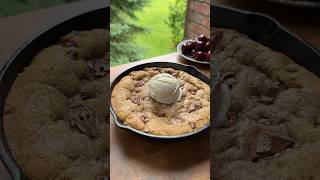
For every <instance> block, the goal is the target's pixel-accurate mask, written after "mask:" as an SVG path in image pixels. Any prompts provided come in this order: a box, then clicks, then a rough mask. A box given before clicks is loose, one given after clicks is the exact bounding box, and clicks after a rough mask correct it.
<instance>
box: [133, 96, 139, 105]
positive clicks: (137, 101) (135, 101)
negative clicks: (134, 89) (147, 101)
mask: <svg viewBox="0 0 320 180" xmlns="http://www.w3.org/2000/svg"><path fill="white" fill-rule="evenodd" d="M131 101H132V102H133V103H135V104H137V105H141V98H140V97H139V96H137V95H133V96H132V97H131Z"/></svg>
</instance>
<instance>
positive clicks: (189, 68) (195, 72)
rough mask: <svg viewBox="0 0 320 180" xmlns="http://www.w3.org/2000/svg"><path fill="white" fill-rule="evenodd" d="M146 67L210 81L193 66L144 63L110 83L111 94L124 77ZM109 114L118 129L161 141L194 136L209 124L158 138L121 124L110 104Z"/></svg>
mask: <svg viewBox="0 0 320 180" xmlns="http://www.w3.org/2000/svg"><path fill="white" fill-rule="evenodd" d="M146 67H168V68H173V69H177V70H182V71H185V72H187V73H188V74H191V75H193V76H195V77H197V78H199V79H200V80H202V81H203V82H205V83H207V84H210V80H209V78H208V77H207V76H206V75H204V74H203V73H201V72H200V71H199V70H198V69H197V68H195V67H193V66H189V65H183V64H178V63H170V62H152V63H145V64H140V65H137V66H134V67H131V68H129V69H127V70H125V71H123V72H122V73H120V74H119V75H118V76H117V77H116V78H115V79H114V80H113V81H112V83H111V92H112V90H113V88H114V87H115V85H116V84H117V83H118V82H119V81H120V80H121V79H122V78H123V77H124V76H127V75H128V74H129V73H130V72H132V71H138V70H142V69H144V68H146ZM110 112H111V115H112V118H113V119H114V122H115V123H116V125H117V126H118V127H120V128H124V129H127V130H131V131H133V132H135V133H138V134H140V135H143V136H147V137H150V138H155V139H163V140H169V139H179V138H184V137H188V136H191V135H194V134H196V133H199V132H201V131H203V130H205V129H206V128H208V126H209V124H207V125H206V126H204V127H202V128H201V129H198V130H197V131H193V132H190V133H187V134H182V135H176V136H159V135H154V134H150V133H146V132H143V131H139V130H136V129H134V128H132V127H130V126H126V125H125V124H123V123H122V122H121V120H120V119H119V118H118V117H117V115H116V113H115V112H114V110H113V107H112V104H110Z"/></svg>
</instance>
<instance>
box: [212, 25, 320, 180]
mask: <svg viewBox="0 0 320 180" xmlns="http://www.w3.org/2000/svg"><path fill="white" fill-rule="evenodd" d="M211 37H213V38H214V40H215V41H216V51H217V53H216V54H215V58H214V59H215V60H216V61H217V62H218V64H219V68H220V71H221V80H222V81H223V82H224V83H225V84H227V85H228V86H229V88H230V91H231V96H232V97H231V99H232V104H231V107H230V111H229V113H228V117H227V121H226V122H225V124H224V126H223V127H220V128H212V129H211V132H210V136H211V137H210V141H211V151H212V159H211V162H213V163H212V167H211V172H213V173H212V174H211V177H213V178H214V179H218V180H254V179H264V180H273V179H314V178H317V177H320V171H319V165H320V156H319V153H318V151H319V148H320V121H319V118H320V116H319V114H320V78H319V77H317V76H316V75H315V74H313V73H312V72H310V71H308V70H307V69H305V68H304V67H302V66H300V65H298V64H296V63H295V62H294V61H293V60H292V59H290V58H289V57H288V56H286V55H284V54H282V53H279V52H276V51H273V50H272V49H270V48H268V47H265V46H263V45H261V44H259V43H257V42H255V41H253V40H251V39H250V38H249V37H248V36H246V35H245V34H241V33H239V32H236V31H234V30H231V29H222V28H213V30H212V31H211Z"/></svg>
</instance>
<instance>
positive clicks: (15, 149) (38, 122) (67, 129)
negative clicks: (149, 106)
mask: <svg viewBox="0 0 320 180" xmlns="http://www.w3.org/2000/svg"><path fill="white" fill-rule="evenodd" d="M107 34H108V33H107V31H106V30H105V29H94V30H90V31H82V32H77V31H74V32H71V33H69V34H67V35H66V36H64V37H62V38H61V40H60V41H59V42H58V44H56V45H52V46H49V47H47V48H45V49H44V50H42V51H41V52H39V53H38V54H37V55H36V56H35V57H34V59H33V61H32V63H31V65H30V66H28V67H26V68H25V69H24V70H23V72H22V73H20V74H18V77H17V78H16V79H15V82H14V84H13V85H12V87H11V91H10V92H9V95H8V97H7V99H6V102H5V109H4V121H3V122H4V131H5V135H6V139H7V142H8V145H9V148H10V150H11V152H12V153H13V157H14V159H15V160H16V162H17V163H18V165H19V166H20V167H21V168H22V171H23V173H24V174H25V175H26V176H27V177H28V178H30V179H35V180H37V179H39V180H43V179H48V180H49V179H77V180H78V179H86V180H90V179H92V180H95V179H96V178H97V177H99V176H108V174H109V173H108V170H109V164H108V163H109V160H108V159H109V155H108V151H109V150H108V149H109V118H108V117H109V114H108V113H107V112H106V111H105V109H106V107H107V104H108V103H107V101H106V97H107V85H106V84H107V82H108V80H109V78H108V67H107V61H108V60H107V58H108V55H107V50H108V49H109V47H108V44H109V43H107V42H108V36H107Z"/></svg>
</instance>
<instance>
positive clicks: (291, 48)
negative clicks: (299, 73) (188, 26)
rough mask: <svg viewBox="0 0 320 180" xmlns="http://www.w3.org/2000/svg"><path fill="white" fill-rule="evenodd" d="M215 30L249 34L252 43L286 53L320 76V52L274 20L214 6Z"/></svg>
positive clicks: (212, 9) (213, 21)
mask: <svg viewBox="0 0 320 180" xmlns="http://www.w3.org/2000/svg"><path fill="white" fill-rule="evenodd" d="M210 11H211V18H210V23H211V26H214V27H224V28H230V29H234V30H237V31H239V32H241V33H244V34H247V35H248V36H249V37H250V38H251V39H253V40H255V41H257V42H259V43H261V44H263V45H265V46H267V47H269V48H271V49H273V50H275V51H279V52H282V53H284V54H286V55H287V56H289V57H290V58H291V59H292V60H294V61H295V62H296V63H297V64H299V65H301V66H304V67H306V68H307V69H308V70H309V71H311V72H313V73H315V74H316V75H318V76H320V52H319V50H318V49H316V48H314V47H313V46H312V45H310V44H309V43H307V42H306V41H304V40H302V39H301V38H299V37H298V36H295V35H294V34H292V33H291V32H289V31H288V30H287V29H285V28H284V27H283V26H281V25H280V24H279V23H278V22H277V21H276V20H274V19H273V18H271V17H269V16H266V15H263V14H260V13H253V12H248V11H242V10H238V9H234V8H230V7H225V6H220V5H213V6H211V9H210Z"/></svg>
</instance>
